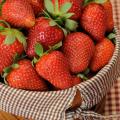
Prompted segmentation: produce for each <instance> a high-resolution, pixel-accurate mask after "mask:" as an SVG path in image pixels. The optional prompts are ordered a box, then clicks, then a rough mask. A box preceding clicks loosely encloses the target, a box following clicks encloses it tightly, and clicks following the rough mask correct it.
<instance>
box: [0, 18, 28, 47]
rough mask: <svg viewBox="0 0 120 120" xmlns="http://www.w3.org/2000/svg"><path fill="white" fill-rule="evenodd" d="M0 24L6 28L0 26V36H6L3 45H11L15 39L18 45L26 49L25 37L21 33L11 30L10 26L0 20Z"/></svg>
mask: <svg viewBox="0 0 120 120" xmlns="http://www.w3.org/2000/svg"><path fill="white" fill-rule="evenodd" d="M0 23H2V24H4V25H5V26H6V27H4V26H0V34H2V35H5V36H6V38H5V40H4V44H5V45H11V44H13V43H14V42H15V41H16V39H17V40H18V41H19V42H20V43H22V44H23V46H24V48H26V46H27V42H26V37H25V36H24V34H23V33H22V32H20V31H19V30H17V29H13V28H11V27H10V25H9V24H8V23H7V22H6V21H4V20H0Z"/></svg>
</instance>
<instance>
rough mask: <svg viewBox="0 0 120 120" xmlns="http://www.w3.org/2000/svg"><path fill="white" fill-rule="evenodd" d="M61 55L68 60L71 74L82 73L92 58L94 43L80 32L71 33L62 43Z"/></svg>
mask: <svg viewBox="0 0 120 120" xmlns="http://www.w3.org/2000/svg"><path fill="white" fill-rule="evenodd" d="M63 53H64V55H65V56H66V58H67V60H68V63H69V66H70V70H71V72H73V73H79V72H83V71H84V70H86V69H87V67H88V65H89V62H90V60H91V57H92V56H93V53H94V43H93V41H92V39H91V38H90V37H89V36H88V35H86V34H84V33H82V32H75V33H71V34H69V35H68V36H67V37H66V39H65V41H64V43H63Z"/></svg>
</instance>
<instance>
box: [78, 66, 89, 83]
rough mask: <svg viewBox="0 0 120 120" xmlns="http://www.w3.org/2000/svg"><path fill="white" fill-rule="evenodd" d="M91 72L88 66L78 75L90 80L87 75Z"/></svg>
mask: <svg viewBox="0 0 120 120" xmlns="http://www.w3.org/2000/svg"><path fill="white" fill-rule="evenodd" d="M89 73H90V69H89V68H87V69H86V70H85V71H84V72H83V73H79V74H77V77H80V78H81V79H83V80H84V81H86V80H88V77H87V75H88V74H89Z"/></svg>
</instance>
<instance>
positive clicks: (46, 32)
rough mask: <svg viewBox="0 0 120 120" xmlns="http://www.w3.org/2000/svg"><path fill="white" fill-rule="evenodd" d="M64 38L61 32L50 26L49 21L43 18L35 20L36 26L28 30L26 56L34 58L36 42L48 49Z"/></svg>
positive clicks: (57, 28)
mask: <svg viewBox="0 0 120 120" xmlns="http://www.w3.org/2000/svg"><path fill="white" fill-rule="evenodd" d="M63 38H64V33H63V31H62V30H61V29H60V28H59V27H57V26H51V25H50V20H49V19H47V18H44V17H40V18H38V19H37V20H36V24H35V26H34V27H32V28H31V29H30V30H29V34H28V40H27V45H28V46H27V51H26V53H27V55H28V56H29V57H34V56H35V55H36V54H35V51H34V47H35V44H36V43H37V42H38V43H40V44H42V45H43V46H44V48H48V47H49V46H53V45H55V44H56V43H58V42H60V41H61V40H63Z"/></svg>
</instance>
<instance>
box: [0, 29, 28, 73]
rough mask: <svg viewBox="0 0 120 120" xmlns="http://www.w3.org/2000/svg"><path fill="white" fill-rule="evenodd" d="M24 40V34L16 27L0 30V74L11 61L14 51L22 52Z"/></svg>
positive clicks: (19, 53)
mask: <svg viewBox="0 0 120 120" xmlns="http://www.w3.org/2000/svg"><path fill="white" fill-rule="evenodd" d="M25 41H26V40H25V37H24V35H23V34H22V33H21V32H19V31H18V30H16V29H10V28H4V31H2V32H0V74H1V73H2V72H3V69H4V68H6V67H8V66H10V65H11V64H12V63H13V60H14V57H15V54H16V53H17V54H18V55H21V54H22V53H23V51H24V45H25Z"/></svg>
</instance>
